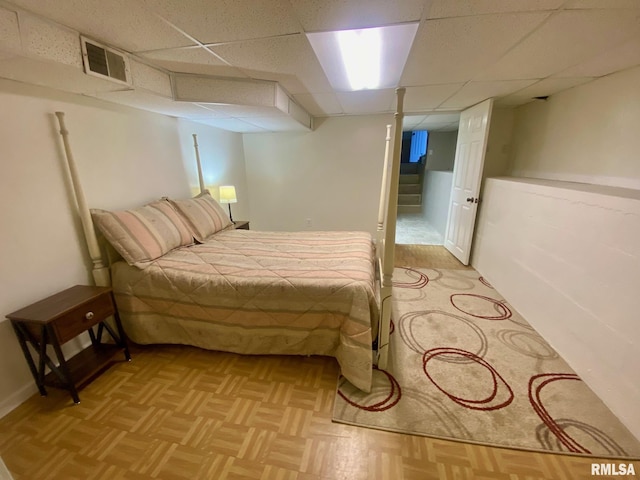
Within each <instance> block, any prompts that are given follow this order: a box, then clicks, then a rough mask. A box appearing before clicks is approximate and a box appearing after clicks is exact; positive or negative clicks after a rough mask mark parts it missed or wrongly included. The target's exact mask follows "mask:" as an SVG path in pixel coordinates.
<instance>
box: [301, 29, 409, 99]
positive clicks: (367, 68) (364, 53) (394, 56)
mask: <svg viewBox="0 0 640 480" xmlns="http://www.w3.org/2000/svg"><path fill="white" fill-rule="evenodd" d="M417 29H418V24H417V23H403V24H400V25H390V26H386V27H375V28H361V29H357V30H339V31H333V32H316V33H307V38H308V39H309V42H310V43H311V47H312V48H313V50H314V52H315V53H316V56H317V57H318V60H319V62H320V65H322V69H323V70H324V73H325V74H326V75H327V78H328V79H329V83H331V86H332V87H333V88H335V89H336V90H342V91H353V90H365V89H374V90H375V89H382V88H393V87H397V86H398V82H399V81H400V77H401V75H402V70H403V69H404V65H405V63H406V61H407V57H408V56H409V50H410V49H411V45H412V44H413V39H414V37H415V35H416V31H417Z"/></svg>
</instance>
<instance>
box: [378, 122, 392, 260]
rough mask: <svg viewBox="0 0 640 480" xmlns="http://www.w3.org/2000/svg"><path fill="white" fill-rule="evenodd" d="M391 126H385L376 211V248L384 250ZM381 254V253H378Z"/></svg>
mask: <svg viewBox="0 0 640 480" xmlns="http://www.w3.org/2000/svg"><path fill="white" fill-rule="evenodd" d="M390 142H391V125H387V137H386V139H385V146H384V166H383V167H382V186H381V187H380V208H379V209H378V237H377V243H378V248H380V249H384V217H385V214H386V212H387V194H388V192H389V144H390ZM380 253H381V254H382V253H383V252H382V251H381V252H380Z"/></svg>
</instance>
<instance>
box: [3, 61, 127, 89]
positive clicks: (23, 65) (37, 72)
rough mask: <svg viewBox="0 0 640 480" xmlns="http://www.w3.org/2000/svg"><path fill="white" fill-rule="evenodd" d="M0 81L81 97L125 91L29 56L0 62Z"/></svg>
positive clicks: (74, 69)
mask: <svg viewBox="0 0 640 480" xmlns="http://www.w3.org/2000/svg"><path fill="white" fill-rule="evenodd" d="M0 78H8V79H11V80H16V81H19V82H24V83H29V84H33V85H40V86H44V87H49V88H53V89H56V90H61V91H64V92H71V93H79V94H84V95H92V94H94V93H97V92H111V91H118V90H127V89H128V87H126V86H123V85H122V84H121V83H114V82H112V81H110V80H103V79H102V78H97V77H94V76H90V75H87V74H85V73H84V71H83V70H82V69H80V68H76V67H71V66H69V65H64V64H62V63H56V62H43V61H41V60H38V59H34V58H31V57H13V58H9V59H5V60H3V61H2V62H0Z"/></svg>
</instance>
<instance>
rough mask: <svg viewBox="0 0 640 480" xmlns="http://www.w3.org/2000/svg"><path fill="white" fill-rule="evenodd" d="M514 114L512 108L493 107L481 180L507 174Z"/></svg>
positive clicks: (509, 166) (509, 164) (509, 165)
mask: <svg viewBox="0 0 640 480" xmlns="http://www.w3.org/2000/svg"><path fill="white" fill-rule="evenodd" d="M515 112H516V109H514V108H504V107H502V108H501V107H495V106H494V108H493V111H492V112H491V126H490V127H489V138H488V139H487V150H486V153H485V156H484V168H483V170H482V177H483V179H484V178H487V177H497V176H502V175H508V174H509V171H510V169H511V160H512V159H511V151H512V142H513V126H514V121H515Z"/></svg>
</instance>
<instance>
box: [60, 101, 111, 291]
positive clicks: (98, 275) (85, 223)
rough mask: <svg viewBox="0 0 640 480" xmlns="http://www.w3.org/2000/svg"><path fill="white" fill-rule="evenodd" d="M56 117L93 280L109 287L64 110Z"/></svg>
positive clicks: (107, 275)
mask: <svg viewBox="0 0 640 480" xmlns="http://www.w3.org/2000/svg"><path fill="white" fill-rule="evenodd" d="M56 117H58V124H59V125H60V135H61V136H62V142H63V144H64V153H65V155H66V157H67V166H68V167H69V173H70V175H71V183H72V185H73V192H74V194H75V197H76V202H77V204H78V210H79V213H80V221H81V222H82V230H83V231H84V238H85V241H86V242H87V248H88V249H89V256H90V257H91V261H92V262H93V270H92V273H93V280H94V281H95V282H96V285H98V286H100V287H108V286H110V285H111V278H110V276H109V268H107V266H106V265H105V262H104V260H103V258H102V252H101V251H100V244H99V243H98V237H97V236H96V230H95V227H94V226H93V220H92V219H91V212H90V211H89V207H88V206H87V200H86V199H85V197H84V191H83V190H82V185H81V183H80V176H79V175H78V168H77V167H76V162H75V160H74V159H73V154H72V153H71V147H70V146H69V131H68V130H67V128H66V126H65V123H64V112H56Z"/></svg>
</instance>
